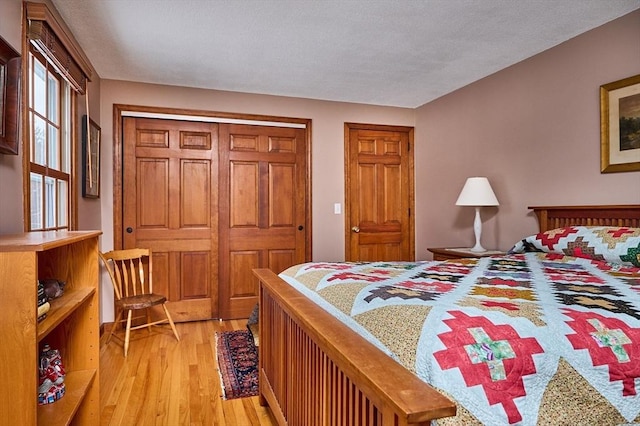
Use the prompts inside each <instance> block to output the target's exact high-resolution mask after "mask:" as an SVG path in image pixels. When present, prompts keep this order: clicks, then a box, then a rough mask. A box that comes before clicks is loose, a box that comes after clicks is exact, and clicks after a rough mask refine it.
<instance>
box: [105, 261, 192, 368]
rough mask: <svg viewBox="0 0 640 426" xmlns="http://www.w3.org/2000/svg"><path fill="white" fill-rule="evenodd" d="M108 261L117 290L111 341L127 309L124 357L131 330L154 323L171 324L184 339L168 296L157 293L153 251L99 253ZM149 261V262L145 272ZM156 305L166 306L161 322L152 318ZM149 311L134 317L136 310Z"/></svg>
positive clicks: (106, 262) (175, 333) (108, 339)
mask: <svg viewBox="0 0 640 426" xmlns="http://www.w3.org/2000/svg"><path fill="white" fill-rule="evenodd" d="M99 254H100V258H101V259H102V262H103V263H104V265H105V267H106V268H107V271H108V272H109V276H110V277H111V282H112V284H113V290H114V292H115V306H116V318H115V321H114V323H113V326H112V327H111V332H110V333H109V337H108V338H107V343H109V341H110V340H111V337H112V336H113V333H114V331H115V329H116V328H117V325H118V324H119V323H122V322H124V321H125V319H124V318H123V315H124V312H125V311H126V312H127V319H126V322H127V326H126V329H125V336H124V356H125V358H126V357H127V352H128V351H129V338H130V334H131V330H137V329H140V328H144V327H147V328H148V329H149V331H151V326H152V325H158V324H163V323H167V322H168V323H169V325H170V326H171V329H172V330H173V334H174V335H175V336H176V339H177V340H178V341H180V337H179V336H178V331H177V330H176V326H175V324H174V323H173V320H172V319H171V315H170V314H169V310H168V309H167V306H166V302H167V297H166V296H164V295H162V294H157V293H154V292H153V275H152V262H151V258H152V256H151V251H150V250H149V249H141V248H135V249H127V250H112V251H109V252H107V253H99ZM145 264H146V265H147V267H146V271H147V273H146V274H145ZM156 305H162V309H163V310H164V313H165V315H166V318H163V319H160V320H158V321H151V315H150V313H149V308H151V307H152V306H156ZM143 309H144V310H145V311H146V315H139V316H136V317H133V311H137V310H143ZM139 318H146V321H145V322H144V324H137V323H136V325H135V326H133V327H132V326H131V322H132V320H134V319H139Z"/></svg>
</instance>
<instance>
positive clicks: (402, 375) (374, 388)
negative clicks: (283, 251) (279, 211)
mask: <svg viewBox="0 0 640 426" xmlns="http://www.w3.org/2000/svg"><path fill="white" fill-rule="evenodd" d="M254 274H255V275H256V276H257V277H258V278H259V280H260V319H259V324H260V348H259V353H260V363H259V364H260V365H259V370H260V381H259V382H260V401H261V403H262V404H268V405H269V406H270V408H271V410H272V412H273V413H274V417H275V418H276V420H277V421H278V423H279V424H280V425H285V424H287V425H291V426H307V425H318V426H321V425H326V426H351V425H363V426H374V425H375V426H385V425H389V426H408V425H425V426H426V425H428V424H430V420H432V419H436V418H441V417H446V416H451V415H454V414H455V410H456V408H455V405H454V404H453V403H452V402H451V401H449V400H448V399H447V398H446V397H444V396H443V395H442V394H440V393H439V392H437V391H436V390H434V389H433V388H432V387H431V386H429V385H428V384H426V383H425V382H423V381H421V380H420V379H418V378H417V377H416V376H415V375H413V374H412V373H410V372H409V371H408V370H406V369H405V368H404V367H402V366H401V365H400V364H398V363H397V362H396V361H394V360H392V359H391V358H390V357H388V356H387V355H385V354H383V353H382V352H381V351H380V350H378V349H377V348H375V347H374V346H373V345H371V344H370V343H369V342H367V341H366V340H365V339H363V338H362V337H360V336H358V335H357V334H356V333H354V332H353V331H352V330H350V329H349V328H347V327H346V326H345V325H342V324H340V323H336V320H335V319H334V318H333V317H332V316H331V315H329V314H328V313H327V312H325V311H324V310H322V309H321V308H320V307H317V306H315V305H314V304H313V302H310V301H309V300H307V299H306V298H305V297H304V296H302V295H301V294H300V293H299V292H298V291H297V290H295V289H294V288H293V287H290V286H289V285H288V284H286V283H284V282H283V281H282V280H281V279H280V278H278V276H277V275H276V274H274V273H273V272H271V271H270V270H268V269H255V270H254ZM302 310H304V312H305V314H304V315H301V312H302ZM349 360H357V365H355V363H354V362H352V361H349Z"/></svg>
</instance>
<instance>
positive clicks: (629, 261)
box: [509, 226, 640, 267]
mask: <svg viewBox="0 0 640 426" xmlns="http://www.w3.org/2000/svg"><path fill="white" fill-rule="evenodd" d="M527 251H542V252H546V253H558V254H564V255H567V256H575V257H582V258H585V259H593V260H600V261H604V262H609V263H618V264H621V265H627V266H638V267H640V228H629V227H624V226H569V227H566V228H557V229H552V230H549V231H546V232H541V233H539V234H536V235H531V236H529V237H527V238H525V239H523V240H522V241H519V242H518V243H516V244H515V245H514V246H513V248H512V249H511V250H509V253H524V252H527Z"/></svg>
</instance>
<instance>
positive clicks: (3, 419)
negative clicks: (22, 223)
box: [0, 231, 101, 426]
mask: <svg viewBox="0 0 640 426" xmlns="http://www.w3.org/2000/svg"><path fill="white" fill-rule="evenodd" d="M100 234H101V232H100V231H75V232H74V231H57V232H30V233H25V234H20V235H11V236H0V341H1V342H2V344H1V345H0V359H2V360H3V367H2V368H0V383H3V386H2V388H1V390H0V424H20V425H23V424H24V425H36V424H37V425H42V426H50V425H67V424H70V423H73V424H83V425H84V424H98V423H99V420H100V418H99V416H100V398H99V380H98V366H99V340H100V330H99V327H100V324H99V292H98V268H99V266H98V237H99V235H100ZM46 278H56V279H58V280H61V281H64V282H65V283H66V286H65V289H64V294H63V295H62V296H61V297H60V298H58V299H55V300H53V301H52V302H51V309H50V310H49V312H48V313H47V317H46V318H45V319H44V320H43V321H40V322H38V321H37V318H36V316H37V300H36V297H37V296H36V295H37V282H38V279H46ZM45 343H46V344H49V345H50V346H51V347H52V348H54V349H58V350H60V354H61V356H62V361H63V363H64V366H65V369H66V373H67V375H66V376H65V386H66V392H65V395H64V396H63V397H62V398H61V399H60V400H58V401H56V402H54V403H53V404H49V405H44V406H38V394H37V387H38V359H39V353H40V350H41V348H42V346H43V345H44V344H45Z"/></svg>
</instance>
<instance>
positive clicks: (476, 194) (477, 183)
mask: <svg viewBox="0 0 640 426" xmlns="http://www.w3.org/2000/svg"><path fill="white" fill-rule="evenodd" d="M498 205H500V204H499V203H498V199H497V198H496V194H494V193H493V189H491V185H490V184H489V180H488V179H487V178H486V177H470V178H467V181H466V182H465V184H464V187H463V188H462V191H461V192H460V195H459V196H458V201H456V206H472V207H475V208H476V217H475V219H474V220H473V232H474V234H475V236H476V245H475V246H473V247H472V248H471V249H470V250H471V251H472V252H475V253H482V252H484V251H487V249H485V248H484V247H482V245H481V244H480V237H481V235H482V220H480V207H483V206H498Z"/></svg>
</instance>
